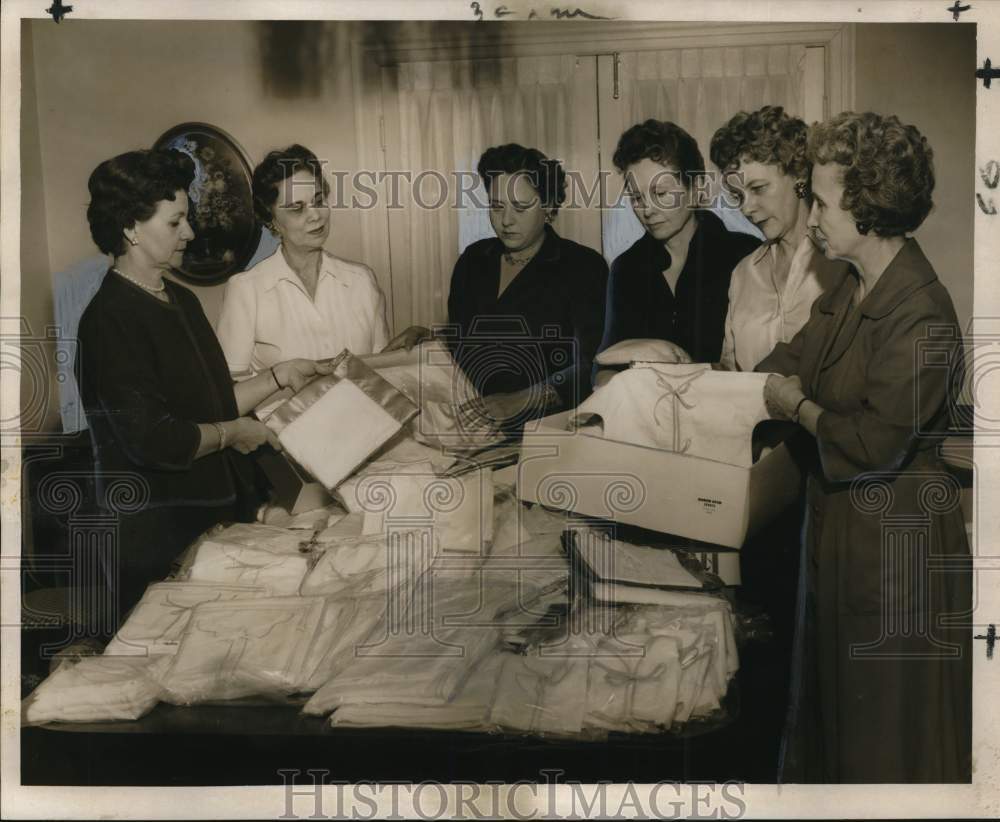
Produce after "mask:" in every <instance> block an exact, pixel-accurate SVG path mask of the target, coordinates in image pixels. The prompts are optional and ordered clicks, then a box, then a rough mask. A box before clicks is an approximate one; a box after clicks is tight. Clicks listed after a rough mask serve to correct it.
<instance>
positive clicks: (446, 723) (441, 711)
mask: <svg viewBox="0 0 1000 822" xmlns="http://www.w3.org/2000/svg"><path fill="white" fill-rule="evenodd" d="M503 659H504V655H503V654H501V653H498V652H495V653H490V654H487V655H486V656H485V657H484V658H483V659H482V661H481V662H480V663H479V665H477V666H476V667H475V669H474V670H473V671H472V673H471V674H470V675H469V678H468V679H467V680H466V681H465V683H464V684H463V685H462V686H461V688H460V689H459V691H458V693H457V694H456V695H455V696H454V697H453V698H452V699H451V700H450V701H448V702H446V703H445V704H443V705H410V704H407V703H396V702H382V703H378V704H374V705H373V704H370V703H367V702H347V703H345V704H342V705H341V706H340V707H339V708H337V710H335V711H334V712H333V714H332V715H331V717H330V724H331V725H333V726H335V727H344V728H371V727H396V728H427V729H429V730H439V731H480V730H485V729H487V728H490V727H492V726H491V725H490V724H489V714H490V706H491V704H492V700H493V692H494V691H495V690H496V683H497V676H498V675H499V673H500V668H501V666H502V664H503Z"/></svg>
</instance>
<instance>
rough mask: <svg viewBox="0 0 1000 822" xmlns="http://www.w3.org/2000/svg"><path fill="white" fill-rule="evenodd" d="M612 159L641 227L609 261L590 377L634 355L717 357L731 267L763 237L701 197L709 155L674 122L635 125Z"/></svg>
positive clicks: (599, 379) (608, 372)
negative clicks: (731, 226) (730, 224)
mask: <svg viewBox="0 0 1000 822" xmlns="http://www.w3.org/2000/svg"><path fill="white" fill-rule="evenodd" d="M613 161H614V164H615V167H616V168H617V169H618V171H619V172H621V174H622V175H623V176H624V178H625V187H626V193H627V196H628V198H629V201H630V202H631V204H632V210H633V212H634V213H635V216H636V218H637V219H638V220H639V222H640V224H641V225H642V227H643V228H644V229H645V230H646V233H645V234H643V235H642V237H640V238H639V239H638V240H636V242H635V243H633V244H632V246H631V247H630V248H628V249H627V250H626V251H624V252H623V253H622V254H620V255H619V256H618V257H617V258H616V259H615V261H614V262H613V263H612V264H611V273H610V275H609V276H608V306H607V317H606V319H605V323H604V337H603V339H602V340H601V347H600V349H599V350H600V351H601V354H600V355H599V356H598V360H599V362H600V364H601V366H602V368H603V367H604V366H612V367H611V368H603V370H601V371H599V372H598V373H597V374H596V375H595V382H596V383H597V384H603V383H604V382H606V381H607V380H608V379H610V378H611V377H612V376H613V375H614V371H615V367H618V366H622V365H627V364H628V363H629V361H630V360H634V359H654V360H666V361H678V360H679V361H687V362H690V361H691V360H692V359H693V360H694V361H695V362H718V361H719V357H720V356H721V354H722V341H723V336H724V330H725V322H726V308H727V306H728V301H729V282H730V278H731V277H732V273H733V269H734V268H735V267H736V264H737V263H738V262H739V261H740V260H741V259H743V258H744V257H745V256H746V255H747V254H748V253H750V252H751V251H753V249H755V248H757V246H758V245H760V242H759V241H758V240H757V238H755V237H751V236H750V235H749V234H741V233H738V232H735V231H729V230H728V229H727V228H726V227H725V225H723V223H722V220H720V219H719V218H718V217H716V216H715V215H714V214H713V213H712V212H711V211H709V210H707V208H705V206H706V205H707V204H706V203H703V202H699V199H698V198H699V193H698V182H699V178H700V177H701V176H703V175H704V173H705V161H704V159H703V158H702V155H701V150H700V149H699V148H698V143H697V141H696V140H695V139H694V137H692V136H691V135H690V134H688V133H687V132H686V131H685V130H684V129H682V128H681V127H680V126H678V125H676V124H675V123H671V122H667V121H661V120H646V121H645V122H643V123H639V124H637V125H634V126H632V127H631V128H630V129H628V130H627V131H625V133H624V134H622V136H621V137H620V138H619V140H618V146H617V148H616V149H615V153H614V158H613Z"/></svg>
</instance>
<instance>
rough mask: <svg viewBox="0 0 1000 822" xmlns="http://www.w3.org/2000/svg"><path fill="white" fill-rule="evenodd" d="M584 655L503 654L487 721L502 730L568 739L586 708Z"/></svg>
mask: <svg viewBox="0 0 1000 822" xmlns="http://www.w3.org/2000/svg"><path fill="white" fill-rule="evenodd" d="M589 665H590V659H589V658H588V657H586V656H570V655H566V654H558V655H557V654H552V655H550V656H539V655H530V656H522V655H521V654H506V655H505V658H504V662H503V668H502V670H501V672H500V677H499V679H498V680H497V689H496V694H495V696H494V701H493V707H492V709H491V711H490V722H491V723H493V724H494V725H497V726H499V727H501V728H509V729H514V730H521V731H528V732H531V733H538V734H553V735H558V736H564V735H565V736H570V735H573V734H578V733H579V732H580V731H581V729H582V728H583V717H584V714H585V713H586V709H587V670H588V667H589Z"/></svg>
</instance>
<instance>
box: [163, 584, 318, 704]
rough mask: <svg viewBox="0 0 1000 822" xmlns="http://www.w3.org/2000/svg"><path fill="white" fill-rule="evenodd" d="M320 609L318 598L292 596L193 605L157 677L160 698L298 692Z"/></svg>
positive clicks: (193, 699) (306, 672) (306, 675)
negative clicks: (177, 641) (189, 615)
mask: <svg viewBox="0 0 1000 822" xmlns="http://www.w3.org/2000/svg"><path fill="white" fill-rule="evenodd" d="M325 606H326V601H325V600H324V599H323V597H298V596H287V597H263V598H256V599H241V600H231V601H229V602H211V603H205V604H203V605H199V606H197V607H196V608H195V610H194V612H193V613H192V614H191V618H190V620H189V621H188V625H187V627H186V628H185V630H184V635H183V637H182V638H181V641H180V645H179V647H178V649H177V653H176V654H175V655H174V656H172V657H170V663H169V665H167V666H166V669H165V671H164V672H163V673H162V675H161V676H160V684H161V685H162V686H163V690H164V697H163V698H164V699H165V701H167V702H173V703H177V704H181V705H189V704H192V703H195V702H202V701H207V700H216V699H219V700H223V699H237V698H239V697H243V696H249V695H251V694H253V695H275V696H277V695H284V694H291V693H295V692H297V691H300V690H302V689H303V688H304V687H305V685H306V682H307V680H308V678H309V676H310V675H311V674H312V673H313V671H312V670H307V660H308V659H309V655H310V650H311V648H312V646H313V644H314V643H315V642H316V641H317V635H318V633H319V629H320V627H321V625H322V619H323V611H324V608H325Z"/></svg>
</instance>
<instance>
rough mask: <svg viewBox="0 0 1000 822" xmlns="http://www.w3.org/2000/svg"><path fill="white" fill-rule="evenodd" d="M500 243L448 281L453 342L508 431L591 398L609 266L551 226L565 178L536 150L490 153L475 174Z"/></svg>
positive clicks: (471, 252)
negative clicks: (484, 194) (479, 178)
mask: <svg viewBox="0 0 1000 822" xmlns="http://www.w3.org/2000/svg"><path fill="white" fill-rule="evenodd" d="M477 170H478V172H479V176H480V177H481V178H482V180H483V183H484V184H485V186H486V190H487V192H488V193H489V197H490V223H491V224H492V226H493V230H494V231H496V234H497V236H496V238H494V239H488V240H480V241H479V242H476V243H473V244H472V245H470V246H469V247H468V248H466V249H465V251H464V252H463V253H462V255H461V257H459V259H458V262H457V263H456V264H455V269H454V272H453V274H452V278H451V290H450V292H449V294H448V319H449V324H450V325H451V326H452V329H451V334H450V338H449V344H450V346H451V349H452V352H453V354H454V355H455V359H456V361H457V362H458V364H459V365H460V366H461V367H462V369H463V370H464V371H465V373H466V375H467V376H468V377H469V379H470V381H471V382H472V383H473V385H474V386H475V387H476V389H477V390H478V391H479V393H480V394H482V395H483V397H484V401H485V405H486V408H485V412H486V414H487V416H488V417H489V419H491V420H493V421H496V422H498V423H500V424H501V425H504V426H517V425H519V424H522V423H523V422H524V421H525V420H527V419H530V418H532V417H536V416H540V415H542V414H546V413H553V412H554V411H557V410H564V409H568V408H573V407H575V406H576V405H578V404H579V403H580V402H582V401H583V399H584V398H585V397H586V396H587V395H588V394H589V393H590V371H591V368H592V366H593V358H594V354H595V353H596V351H597V346H598V343H599V342H600V338H601V329H602V326H603V322H604V295H605V289H606V284H607V274H608V267H607V264H606V263H605V262H604V258H603V257H602V256H601V255H600V254H598V253H597V252H596V251H593V250H592V249H589V248H587V247H585V246H582V245H579V244H578V243H574V242H572V241H571V240H566V239H564V238H562V237H560V236H559V235H558V234H557V233H556V231H555V229H553V228H552V225H551V224H552V222H553V221H554V220H555V217H556V214H557V212H558V210H559V206H560V205H561V204H562V202H563V201H564V200H565V197H566V176H565V173H564V172H563V169H562V166H561V165H560V163H559V162H558V161H556V160H549V159H547V158H546V157H545V155H544V154H542V153H541V152H540V151H538V150H537V149H533V148H525V147H523V146H520V145H516V144H510V145H504V146H497V147H495V148H490V149H488V150H487V151H486V152H485V153H484V154H483V155H482V157H481V158H480V160H479V165H478V168H477Z"/></svg>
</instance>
